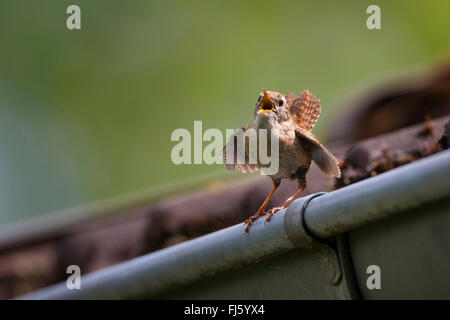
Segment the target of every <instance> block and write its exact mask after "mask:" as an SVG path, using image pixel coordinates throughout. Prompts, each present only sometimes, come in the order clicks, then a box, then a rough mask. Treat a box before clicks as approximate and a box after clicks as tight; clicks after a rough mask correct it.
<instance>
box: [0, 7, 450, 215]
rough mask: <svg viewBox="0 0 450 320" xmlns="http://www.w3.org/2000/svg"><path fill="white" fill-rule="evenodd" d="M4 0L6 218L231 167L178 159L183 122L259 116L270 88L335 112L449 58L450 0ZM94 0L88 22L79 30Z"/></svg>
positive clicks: (0, 120) (2, 167)
mask: <svg viewBox="0 0 450 320" xmlns="http://www.w3.org/2000/svg"><path fill="white" fill-rule="evenodd" d="M376 3H377V4H378V5H379V6H380V7H381V17H382V29H381V30H376V31H371V30H368V29H367V28H366V25H365V23H366V19H367V17H368V15H367V14H366V8H367V6H368V5H369V4H372V2H369V1H361V0H355V1H346V2H337V1H331V0H329V1H258V2H256V1H254V2H250V1H249V2H247V1H108V0H101V1H100V0H96V1H75V0H72V1H66V0H54V1H46V0H45V1H44V0H43V1H23V0H20V1H18V0H3V1H2V2H1V3H0V41H1V42H0V46H1V50H0V61H1V63H0V223H5V222H9V221H13V220H17V219H21V218H24V217H29V216H32V215H36V214H41V213H45V212H48V211H51V210H55V209H59V208H63V207H67V206H71V205H74V204H77V203H81V202H86V201H90V200H94V199H99V198H104V197H109V196H112V195H116V194H121V193H124V192H128V191H132V190H136V189H141V188H143V187H148V186H157V185H159V184H161V183H166V182H171V181H176V180H179V179H183V178H186V177H191V176H194V175H198V174H201V173H206V172H212V171H217V170H224V169H223V167H222V166H218V165H214V166H207V165H201V166H198V165H196V166H194V165H191V166H175V165H173V164H172V162H171V161H170V151H171V148H172V147H173V145H174V144H175V143H172V142H171V141H170V135H171V132H172V131H173V130H174V129H176V128H188V129H192V127H193V121H194V120H203V127H204V129H206V128H212V127H215V128H220V129H225V128H237V127H240V126H242V125H244V124H247V123H249V122H250V120H251V117H252V110H253V107H254V103H255V101H256V98H257V95H258V93H259V92H260V90H261V89H262V88H267V89H273V90H277V91H281V92H288V91H293V92H299V91H300V90H303V89H306V88H307V89H309V90H311V91H312V92H314V93H316V94H317V95H318V96H319V97H320V99H321V100H322V103H323V106H324V111H323V114H322V116H321V120H320V121H319V122H318V125H317V128H315V130H314V132H315V133H316V134H317V135H319V136H321V135H322V136H323V133H324V132H325V130H326V128H327V127H328V126H329V124H330V123H331V121H332V119H333V118H334V117H335V115H336V114H337V113H338V112H339V110H332V109H330V108H327V106H328V105H329V104H330V103H331V101H332V100H333V99H334V98H335V97H336V96H337V95H338V94H341V93H342V92H344V91H345V90H346V89H348V88H349V87H351V86H353V85H354V84H355V83H358V82H359V81H361V80H364V79H368V78H369V77H370V76H372V75H374V74H379V73H382V72H386V71H390V70H393V69H395V68H399V67H405V66H409V65H416V64H422V63H429V62H433V61H435V60H436V59H439V58H440V57H442V56H444V55H445V54H448V49H449V45H450V44H449V41H448V40H449V38H448V37H449V34H450V22H449V21H450V20H449V19H448V16H447V15H448V12H450V2H449V1H447V0H442V1H431V2H430V1H425V0H421V1H414V2H411V1H406V0H404V1H376ZM70 4H78V5H80V7H81V12H82V13H81V15H82V30H80V31H69V30H67V29H66V24H65V21H66V18H67V14H66V8H67V6H68V5H70Z"/></svg>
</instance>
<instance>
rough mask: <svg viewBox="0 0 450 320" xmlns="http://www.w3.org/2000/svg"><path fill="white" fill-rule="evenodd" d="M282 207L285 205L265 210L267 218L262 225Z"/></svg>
mask: <svg viewBox="0 0 450 320" xmlns="http://www.w3.org/2000/svg"><path fill="white" fill-rule="evenodd" d="M283 209H286V206H285V205H281V206H279V207H273V208H272V209H270V210H269V211H267V218H266V221H264V225H265V224H266V222H269V221H270V219H272V216H273V215H274V214H275V213H277V212H278V211H281V210H283Z"/></svg>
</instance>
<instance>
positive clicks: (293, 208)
mask: <svg viewBox="0 0 450 320" xmlns="http://www.w3.org/2000/svg"><path fill="white" fill-rule="evenodd" d="M324 194H326V192H318V193H314V194H311V195H309V196H306V197H303V198H300V199H298V200H296V201H294V202H293V203H292V204H291V205H290V206H289V207H288V208H287V210H286V214H285V215H284V228H285V230H286V234H287V236H288V238H289V240H290V241H291V242H292V243H293V244H295V245H296V246H297V247H300V248H308V249H311V248H313V242H314V240H315V239H314V238H313V236H311V232H309V230H308V229H307V227H306V223H305V210H306V207H307V206H308V204H309V202H310V201H311V200H312V199H314V198H317V197H320V196H321V195H324Z"/></svg>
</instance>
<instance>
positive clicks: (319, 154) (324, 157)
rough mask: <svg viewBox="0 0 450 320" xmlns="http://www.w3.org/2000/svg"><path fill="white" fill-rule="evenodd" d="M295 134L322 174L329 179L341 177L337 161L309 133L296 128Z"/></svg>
mask: <svg viewBox="0 0 450 320" xmlns="http://www.w3.org/2000/svg"><path fill="white" fill-rule="evenodd" d="M295 134H296V135H297V137H299V138H300V139H302V140H303V141H305V142H306V145H307V146H308V149H309V152H310V154H311V159H312V160H313V161H314V162H315V163H316V164H317V166H318V167H319V169H320V170H321V171H322V172H323V173H324V174H326V175H327V176H331V177H340V176H341V170H340V169H339V161H338V159H336V158H335V156H333V154H332V153H331V152H330V151H328V150H327V148H325V147H324V146H323V145H322V144H321V143H320V141H319V140H318V139H317V138H316V137H315V136H314V135H313V134H312V133H311V132H310V131H308V130H305V129H303V128H296V129H295Z"/></svg>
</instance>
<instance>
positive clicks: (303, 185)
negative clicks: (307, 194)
mask: <svg viewBox="0 0 450 320" xmlns="http://www.w3.org/2000/svg"><path fill="white" fill-rule="evenodd" d="M305 188H306V179H305V178H304V176H303V177H299V178H298V190H297V191H295V192H294V194H293V195H292V196H290V197H289V198H287V199H286V200H285V201H284V202H283V203H282V204H281V205H280V206H279V207H274V208H272V209H270V210H269V211H268V212H267V218H266V221H264V224H266V222H269V221H270V219H272V216H273V215H274V214H275V213H277V212H278V211H280V210H283V209H285V208H286V207H287V206H288V205H290V204H291V202H292V201H294V200H295V198H296V197H297V196H298V195H299V194H300V193H302V191H303V190H305Z"/></svg>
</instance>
